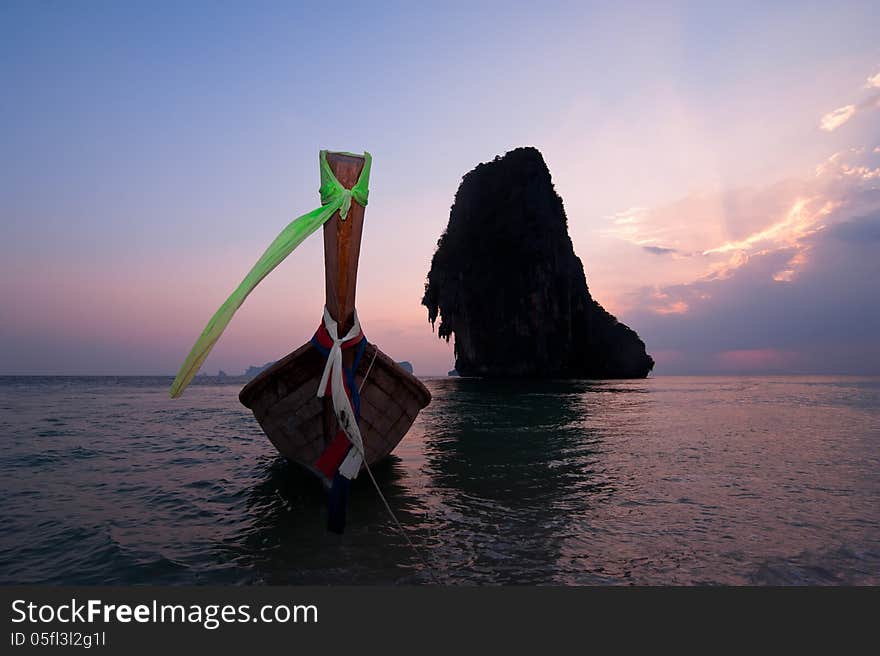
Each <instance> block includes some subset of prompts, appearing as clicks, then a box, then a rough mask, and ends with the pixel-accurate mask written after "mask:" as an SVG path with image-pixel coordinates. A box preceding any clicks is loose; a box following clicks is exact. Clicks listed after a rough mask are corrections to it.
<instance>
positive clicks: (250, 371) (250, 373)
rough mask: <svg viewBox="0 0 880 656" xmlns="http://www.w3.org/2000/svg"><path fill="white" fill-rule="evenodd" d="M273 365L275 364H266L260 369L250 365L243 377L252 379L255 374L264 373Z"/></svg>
mask: <svg viewBox="0 0 880 656" xmlns="http://www.w3.org/2000/svg"><path fill="white" fill-rule="evenodd" d="M273 364H275V363H274V362H267V363H266V364H264V365H263V366H262V367H260V366H257V365H251V366H250V367H248V368H247V370H246V371H245V372H244V375H245V376H247V377H248V378H254V377H255V376H257V374H261V373H263V372H264V371H266V369H268V368H269V367H271V366H272V365H273Z"/></svg>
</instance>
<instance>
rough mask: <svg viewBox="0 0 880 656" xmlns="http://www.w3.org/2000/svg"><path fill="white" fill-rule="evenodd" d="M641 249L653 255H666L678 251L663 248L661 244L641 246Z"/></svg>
mask: <svg viewBox="0 0 880 656" xmlns="http://www.w3.org/2000/svg"><path fill="white" fill-rule="evenodd" d="M642 249H643V250H645V251H647V252H648V253H651V254H653V255H668V254H669V253H677V252H678V249H675V248H664V247H663V246H642Z"/></svg>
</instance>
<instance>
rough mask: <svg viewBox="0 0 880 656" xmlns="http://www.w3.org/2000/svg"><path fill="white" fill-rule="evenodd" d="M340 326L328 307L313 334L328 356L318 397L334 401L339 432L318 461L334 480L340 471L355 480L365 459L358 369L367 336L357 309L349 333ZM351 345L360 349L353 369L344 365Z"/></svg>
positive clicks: (326, 473) (325, 473)
mask: <svg viewBox="0 0 880 656" xmlns="http://www.w3.org/2000/svg"><path fill="white" fill-rule="evenodd" d="M338 329H339V326H338V325H337V323H336V321H335V320H334V319H333V317H331V316H330V313H329V312H328V311H327V308H326V307H325V308H324V321H323V322H322V323H321V325H320V326H319V327H318V331H317V332H316V333H315V335H314V337H312V344H313V345H314V346H315V347H316V348H317V349H318V350H319V351H320V352H321V353H322V354H323V355H324V357H326V358H327V363H326V364H325V365H324V373H323V374H322V375H321V382H320V384H319V385H318V398H323V397H325V396H328V395H329V396H330V397H331V399H332V400H333V412H334V414H335V415H336V421H337V423H338V424H339V431H338V432H337V433H336V436H335V437H334V438H333V440H331V442H330V444H329V445H328V446H327V447H326V448H325V450H324V452H323V453H322V454H321V456H320V457H319V458H318V460H317V461H316V462H315V466H316V468H317V469H318V470H319V471H320V472H321V473H322V474H324V475H325V476H326V477H327V478H328V479H330V480H333V479H334V477H335V475H336V474H337V473H339V474H340V475H341V476H343V477H345V478H346V479H349V480H351V479H353V478H355V477H356V476H357V475H358V472H359V471H360V469H361V464H362V463H363V461H364V441H363V438H362V437H361V431H360V428H359V427H358V420H359V419H360V398H359V394H358V389H357V385H356V384H355V380H354V372H355V371H357V367H358V363H359V362H360V359H361V356H362V355H363V352H364V348H365V347H366V344H367V338H366V337H364V333H363V331H362V330H361V326H360V322H359V321H358V317H357V311H355V312H354V324H353V325H352V327H351V330H349V331H348V333H347V334H346V335H345V336H343V337H339V334H338ZM351 348H356V349H357V351H356V352H355V358H354V363H353V364H352V367H351V368H350V369H349V368H347V367H344V366H343V364H342V352H343V351H345V350H348V349H351Z"/></svg>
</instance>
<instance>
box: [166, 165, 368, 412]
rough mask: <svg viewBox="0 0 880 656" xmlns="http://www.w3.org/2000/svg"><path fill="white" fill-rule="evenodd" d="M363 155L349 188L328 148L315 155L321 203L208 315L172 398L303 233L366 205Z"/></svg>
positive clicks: (271, 247)
mask: <svg viewBox="0 0 880 656" xmlns="http://www.w3.org/2000/svg"><path fill="white" fill-rule="evenodd" d="M340 154H342V155H352V156H353V157H360V155H354V154H353V153H340ZM363 157H364V160H365V161H364V168H363V170H362V171H361V174H360V177H359V178H358V181H357V183H356V184H355V185H354V187H352V188H351V189H346V188H345V187H343V186H342V183H340V182H339V180H337V179H336V176H335V175H333V171H332V170H330V165H329V164H328V163H327V151H326V150H322V151H321V153H320V155H319V157H318V159H319V164H320V169H321V188H320V189H319V193H320V194H321V207H318V208H316V209H314V210H312V211H311V212H309V213H308V214H303V215H302V216H300V217H298V218H296V219H294V220H293V221H291V222H290V224H289V225H288V226H287V227H286V228H284V230H282V231H281V234H280V235H278V236H277V237H276V238H275V241H273V242H272V243H271V244H270V245H269V248H267V249H266V252H265V253H263V256H262V257H261V258H260V259H259V260H257V263H256V264H255V265H254V266H253V268H251V270H250V271H248V274H247V275H246V276H245V277H244V280H242V281H241V284H240V285H239V286H238V287H237V288H236V290H235V291H234V292H232V294H231V295H230V297H229V298H227V299H226V302H225V303H223V305H221V306H220V309H219V310H217V312H216V313H215V314H214V316H213V317H211V320H210V321H209V322H208V325H207V326H205V329H204V330H203V331H202V334H201V336H200V337H199V339H198V340H197V341H196V343H195V346H193V347H192V350H191V351H190V352H189V355H188V356H187V357H186V360H184V362H183V364H182V365H181V367H180V371H179V372H178V373H177V377H176V378H175V379H174V382H173V383H172V384H171V390H170V394H171V398H173V399H174V398H177V397H178V396H180V395H181V394H182V393H183V390H185V389H186V387H187V385H189V384H190V382H191V381H192V379H193V378H194V377H195V375H196V373H198V371H199V368H200V367H201V366H202V363H203V362H204V361H205V358H207V357H208V354H209V353H210V352H211V349H212V348H214V344H216V343H217V340H218V339H220V335H222V334H223V331H224V330H225V329H226V326H227V325H228V324H229V321H230V320H231V319H232V315H233V314H235V311H236V310H237V309H238V308H239V307H241V304H242V303H244V299H246V298H247V296H248V294H250V293H251V292H252V291H253V289H254V287H256V286H257V285H258V284H259V282H260V281H261V280H262V279H263V278H265V277H266V276H267V275H269V272H271V271H272V269H274V268H275V267H276V266H278V265H279V264H281V262H282V261H283V260H284V258H286V257H287V256H288V255H290V254H291V253H292V252H293V250H294V249H295V248H296V247H297V246H299V245H300V244H301V243H303V241H305V239H306V237H308V236H309V235H311V234H312V233H313V232H315V230H317V229H318V228H320V227H321V226H322V225H324V224H325V223H326V222H327V221H328V220H330V217H332V216H333V214H334V212H336V211H337V210H339V218H340V219H341V220H342V221H345V219H346V218H347V217H348V212H349V210H350V209H351V201H352V199H354V200H356V201H357V202H358V203H360V204H361V205H362V206H363V207H366V206H367V197H368V196H369V193H370V190H369V184H370V164H371V163H372V160H373V158H372V157H371V156H370V153H367V152H364V154H363Z"/></svg>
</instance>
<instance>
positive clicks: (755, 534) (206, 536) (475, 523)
mask: <svg viewBox="0 0 880 656" xmlns="http://www.w3.org/2000/svg"><path fill="white" fill-rule="evenodd" d="M170 382H171V379H170V378H56V377H48V378H41V377H26V378H0V500H2V505H0V583H4V584H10V583H45V584H144V583H152V584H228V583H233V584H288V583H289V584H300V583H302V584H337V583H338V584H352V583H354V584H421V583H430V582H432V580H435V579H436V580H438V581H440V582H442V583H448V584H565V585H571V584H609V583H610V584H630V583H633V584H762V585H763V584H771V585H780V584H781V585H789V584H818V585H833V584H878V583H880V379H878V378H844V377H779V378H702V377H700V378H680V377H656V378H649V379H647V380H636V381H607V382H590V381H575V382H572V381H566V382H543V383H540V382H504V383H499V382H489V381H481V380H471V379H461V378H437V379H427V380H426V381H425V382H426V385H427V386H428V387H429V389H430V390H431V392H432V394H433V397H434V399H433V402H432V404H431V405H430V406H429V407H428V408H426V409H425V410H424V411H423V412H422V414H421V415H420V416H419V418H418V420H417V421H416V424H415V425H414V426H413V428H412V430H411V431H410V433H409V434H408V435H407V437H406V438H405V439H404V441H403V442H402V443H401V444H400V446H399V447H398V449H397V450H396V451H395V455H394V456H393V457H392V458H391V459H390V460H389V461H386V462H385V463H383V464H382V465H379V466H377V467H376V468H375V473H376V477H377V479H378V482H379V485H380V486H381V488H382V490H383V492H384V494H385V495H386V497H387V499H388V501H389V503H390V504H391V506H392V508H393V509H394V511H395V513H396V514H397V516H398V517H399V519H400V521H401V522H402V524H403V525H404V527H405V528H406V530H407V531H408V533H409V535H410V537H411V539H412V541H413V543H414V544H415V545H416V547H417V548H418V549H419V550H420V551H421V554H422V557H423V558H424V560H425V561H426V562H427V563H428V565H427V566H426V565H425V564H423V562H422V560H421V559H420V557H419V555H418V554H417V553H416V552H414V551H413V549H411V548H410V547H409V546H408V544H407V542H406V540H405V539H404V538H403V537H402V536H401V535H400V534H399V533H398V532H397V530H396V528H395V526H394V524H393V522H392V521H391V519H390V518H389V517H388V514H387V512H386V510H385V508H384V506H383V505H382V503H381V501H380V499H379V498H378V496H377V494H376V491H375V490H374V489H373V488H372V486H371V484H370V481H369V478H368V477H367V476H365V475H362V476H361V477H359V478H358V480H357V481H356V482H355V485H354V488H353V495H352V500H351V503H350V507H349V515H348V528H347V530H346V533H345V534H344V535H342V536H337V535H334V534H330V533H327V532H326V530H325V520H326V518H325V509H324V493H323V490H322V489H321V488H320V486H319V485H318V484H316V482H315V481H313V480H312V479H311V478H310V477H309V476H307V475H305V474H303V473H302V472H300V471H299V470H298V469H297V468H296V467H294V466H291V465H288V464H287V463H286V462H285V461H284V460H283V459H282V458H280V457H279V456H278V455H277V453H276V451H275V449H274V448H273V447H272V445H271V444H270V443H269V441H268V440H267V438H266V437H265V436H264V435H263V433H262V432H261V430H260V427H259V426H258V424H257V422H256V420H255V419H254V418H253V416H252V415H251V414H250V412H249V411H248V410H247V409H245V408H244V407H242V406H241V405H240V404H239V403H238V399H237V394H238V391H239V388H240V387H241V385H242V381H241V380H236V379H219V380H218V379H212V378H199V379H198V380H197V382H196V383H195V384H194V385H193V386H192V387H190V388H189V389H188V390H187V392H186V393H185V394H184V396H183V397H182V398H180V399H177V400H174V401H172V400H170V399H169V398H168V395H167V389H168V386H169V384H170ZM429 570H430V571H429Z"/></svg>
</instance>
